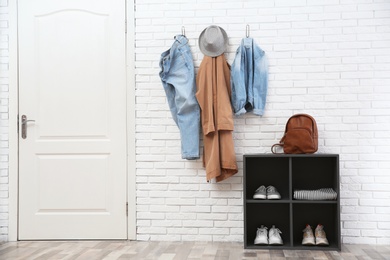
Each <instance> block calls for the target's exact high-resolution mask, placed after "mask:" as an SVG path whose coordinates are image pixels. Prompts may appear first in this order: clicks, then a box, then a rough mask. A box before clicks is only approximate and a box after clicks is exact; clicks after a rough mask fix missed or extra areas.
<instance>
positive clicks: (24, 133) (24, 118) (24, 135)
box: [22, 115, 35, 139]
mask: <svg viewBox="0 0 390 260" xmlns="http://www.w3.org/2000/svg"><path fill="white" fill-rule="evenodd" d="M28 122H35V120H27V116H26V115H22V138H23V139H26V138H27V123H28Z"/></svg>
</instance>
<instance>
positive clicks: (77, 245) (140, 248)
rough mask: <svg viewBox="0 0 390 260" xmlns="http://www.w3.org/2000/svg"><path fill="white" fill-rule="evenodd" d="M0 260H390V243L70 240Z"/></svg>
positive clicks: (7, 251) (32, 245)
mask: <svg viewBox="0 0 390 260" xmlns="http://www.w3.org/2000/svg"><path fill="white" fill-rule="evenodd" d="M0 259H1V260H13V259H28V260H33V259H39V260H45V259H61V260H62V259H85V260H99V259H140V260H143V259H145V260H149V259H158V260H171V259H175V260H184V259H202V260H208V259H218V260H222V259H229V260H239V259H248V260H250V259H264V260H265V259H348V260H349V259H390V245H388V246H372V245H343V246H342V250H341V252H337V251H312V250H304V251H298V250H244V249H243V244H242V243H222V242H141V241H80V242H79V241H69V242H45V241H42V242H27V241H24V242H9V243H3V244H0Z"/></svg>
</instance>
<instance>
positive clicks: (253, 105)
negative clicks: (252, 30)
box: [230, 38, 268, 116]
mask: <svg viewBox="0 0 390 260" xmlns="http://www.w3.org/2000/svg"><path fill="white" fill-rule="evenodd" d="M230 81H231V87H232V105H233V109H234V113H235V115H236V116H238V115H241V114H245V113H246V112H249V111H253V114H255V115H258V116H261V115H263V113H264V107H265V102H266V97H267V89H268V61H267V57H266V56H265V53H264V51H263V50H262V49H261V48H260V47H259V46H258V45H256V44H255V42H254V41H253V39H252V38H244V39H242V41H241V45H240V46H239V47H238V49H237V52H236V57H235V58H234V61H233V64H232V67H231V78H230Z"/></svg>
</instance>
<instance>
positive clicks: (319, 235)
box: [315, 224, 329, 246]
mask: <svg viewBox="0 0 390 260" xmlns="http://www.w3.org/2000/svg"><path fill="white" fill-rule="evenodd" d="M315 234H316V245H318V246H328V245H329V242H328V239H326V233H325V231H324V226H323V225H321V224H318V225H317V227H316V230H315Z"/></svg>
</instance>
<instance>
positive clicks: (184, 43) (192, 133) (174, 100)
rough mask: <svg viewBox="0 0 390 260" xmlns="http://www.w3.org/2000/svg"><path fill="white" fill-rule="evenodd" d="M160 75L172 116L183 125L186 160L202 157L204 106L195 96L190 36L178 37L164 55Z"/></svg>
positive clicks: (181, 127) (177, 122)
mask: <svg viewBox="0 0 390 260" xmlns="http://www.w3.org/2000/svg"><path fill="white" fill-rule="evenodd" d="M160 68H161V71H160V74H159V76H160V78H161V82H162V85H163V87H164V90H165V94H166V96H167V100H168V105H169V108H170V110H171V114H172V118H173V120H174V121H175V123H176V125H177V126H178V127H179V130H180V136H181V155H182V158H183V159H187V160H195V159H199V135H200V134H199V132H200V109H199V105H198V102H197V101H196V98H195V91H196V85H195V72H194V61H193V60H192V54H191V50H190V46H189V45H188V39H187V38H186V37H185V36H183V35H177V36H175V41H174V42H173V44H172V47H171V48H170V49H169V50H167V51H165V52H163V53H162V54H161V58H160Z"/></svg>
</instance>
